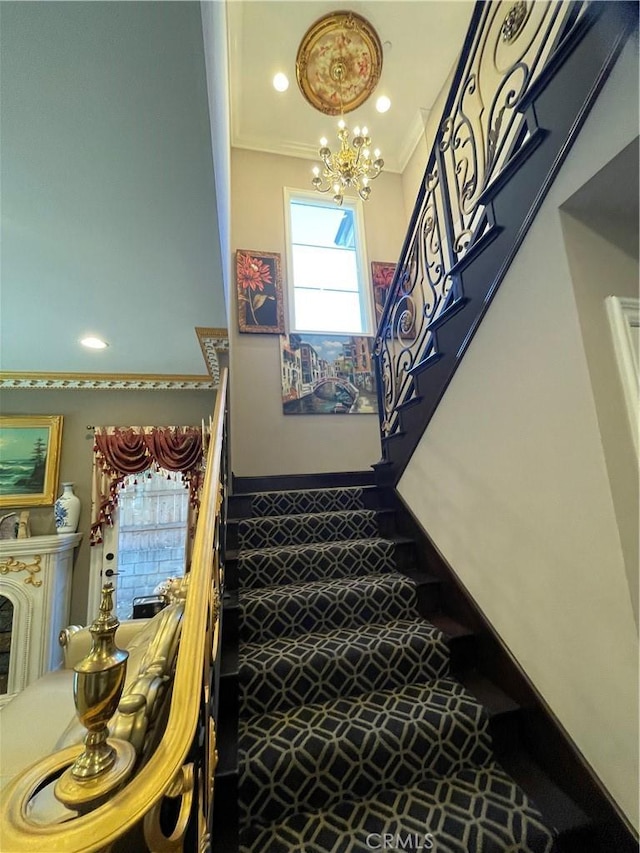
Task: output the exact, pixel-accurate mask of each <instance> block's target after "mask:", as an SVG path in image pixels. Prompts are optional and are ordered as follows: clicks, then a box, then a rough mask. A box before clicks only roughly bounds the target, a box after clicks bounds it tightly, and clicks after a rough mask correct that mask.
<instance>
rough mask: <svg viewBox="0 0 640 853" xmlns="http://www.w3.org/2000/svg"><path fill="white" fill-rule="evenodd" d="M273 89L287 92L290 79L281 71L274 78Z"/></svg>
mask: <svg viewBox="0 0 640 853" xmlns="http://www.w3.org/2000/svg"><path fill="white" fill-rule="evenodd" d="M273 88H274V89H275V90H276V91H277V92H286V91H287V89H288V88H289V78H288V77H287V75H286V74H283V73H282V71H279V72H278V73H277V74H276V76H275V77H274V78H273Z"/></svg>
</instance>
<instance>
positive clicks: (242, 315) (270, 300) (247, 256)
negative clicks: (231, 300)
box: [236, 249, 284, 335]
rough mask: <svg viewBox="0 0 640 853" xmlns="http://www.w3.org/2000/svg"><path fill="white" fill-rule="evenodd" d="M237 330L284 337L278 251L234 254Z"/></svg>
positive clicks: (243, 251) (242, 250)
mask: <svg viewBox="0 0 640 853" xmlns="http://www.w3.org/2000/svg"><path fill="white" fill-rule="evenodd" d="M236 288H237V294H238V328H239V329H240V331H241V332H257V333H258V334H263V335H264V334H267V335H281V334H284V310H283V306H282V273H281V268H280V255H279V254H278V253H277V252H252V251H249V250H247V249H238V250H237V252H236Z"/></svg>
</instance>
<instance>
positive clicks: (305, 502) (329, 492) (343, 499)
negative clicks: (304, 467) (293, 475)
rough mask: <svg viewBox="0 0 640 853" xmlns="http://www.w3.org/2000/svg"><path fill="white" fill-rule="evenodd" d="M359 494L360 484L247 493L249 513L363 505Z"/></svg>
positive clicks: (321, 510) (328, 509) (255, 514)
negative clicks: (249, 504)
mask: <svg viewBox="0 0 640 853" xmlns="http://www.w3.org/2000/svg"><path fill="white" fill-rule="evenodd" d="M363 494H364V489H363V487H362V486H345V487H344V488H336V489H300V490H298V491H295V492H254V493H253V494H252V495H251V514H252V516H265V515H298V514H300V513H314V512H334V511H336V510H338V511H339V510H345V509H363V508H364V507H363Z"/></svg>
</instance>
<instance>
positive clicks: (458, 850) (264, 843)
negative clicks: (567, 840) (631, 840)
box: [223, 766, 630, 853]
mask: <svg viewBox="0 0 640 853" xmlns="http://www.w3.org/2000/svg"><path fill="white" fill-rule="evenodd" d="M487 802H490V803H491V804H492V808H493V810H492V809H491V808H489V809H488V808H487V807H486V803H487ZM443 804H444V805H443ZM505 813H511V814H512V815H513V816H514V819H513V820H512V822H511V825H510V826H507V825H505V821H504V820H500V817H501V815H502V814H505ZM496 818H497V819H496ZM381 833H387V837H388V836H389V835H390V836H391V838H392V839H394V840H395V839H400V842H401V844H402V846H401V847H399V846H395V845H394V846H393V847H392V848H389V847H387V848H386V849H392V850H396V851H398V850H404V851H405V852H406V853H422V851H424V850H429V849H430V850H432V851H434V853H438V851H441V853H453V851H455V853H463V851H464V853H521V851H527V853H560V851H559V849H558V848H556V847H554V846H553V840H552V837H551V833H550V832H549V831H548V829H547V828H546V827H545V826H544V825H543V824H542V822H541V821H540V817H539V815H538V814H537V812H536V810H535V809H534V808H533V807H532V804H531V803H530V802H529V801H528V800H527V799H526V798H524V797H523V796H522V792H521V791H519V790H518V789H517V788H516V786H515V785H514V784H513V782H512V781H511V780H510V779H509V778H508V777H507V776H506V775H505V774H504V773H503V772H502V771H501V770H500V768H498V767H495V766H493V767H489V768H486V769H485V770H481V771H479V772H477V771H472V770H463V771H462V772H461V773H459V774H457V776H456V777H454V778H452V779H444V780H433V781H423V782H421V784H420V785H419V786H418V787H417V788H413V789H411V790H409V791H402V792H400V791H394V790H391V789H385V790H384V791H383V792H382V793H381V794H380V795H379V796H378V797H377V798H376V799H375V800H373V801H372V800H367V801H365V803H358V802H354V801H353V800H350V801H343V802H341V803H340V804H339V805H337V806H336V807H335V809H334V810H333V813H328V814H327V813H326V812H325V813H324V814H318V813H317V812H315V813H307V814H304V815H296V816H295V817H293V818H285V819H284V820H283V821H279V822H278V824H276V825H272V826H269V827H266V828H261V827H260V826H259V825H256V824H254V825H253V826H251V827H250V828H248V829H246V830H244V831H243V832H242V834H241V836H240V845H241V846H240V853H265V851H268V853H301V851H304V853H345V851H349V853H369V851H371V850H372V849H378V850H381V849H384V847H383V846H382V844H383V837H382V835H381ZM416 838H417V839H418V840H417V841H415V839H416ZM581 840H582V841H583V842H585V841H586V842H588V838H587V839H585V838H582V839H581ZM427 844H428V845H429V846H427ZM373 845H377V846H376V847H374V846H373ZM223 849H225V850H226V848H223ZM607 849H608V850H615V851H616V853H630V848H627V847H617V846H615V842H614V846H611V847H609V848H607V847H606V846H603V847H601V848H597V850H598V851H600V853H601V851H602V850H607ZM561 850H562V853H596V848H592V847H591V845H590V844H589V843H583V846H579V845H575V846H571V847H567V848H566V850H565V847H564V846H562V848H561Z"/></svg>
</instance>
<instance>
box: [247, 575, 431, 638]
mask: <svg viewBox="0 0 640 853" xmlns="http://www.w3.org/2000/svg"><path fill="white" fill-rule="evenodd" d="M282 589H283V591H282V592H281V591H280V590H279V589H277V588H276V589H274V590H270V591H263V592H262V595H260V596H259V597H249V596H248V595H244V596H241V599H240V640H241V641H242V642H250V643H257V642H266V641H268V640H273V639H275V638H277V637H295V636H301V635H303V634H306V633H310V632H326V631H331V630H334V629H336V628H353V627H355V626H357V625H368V624H376V623H382V622H390V621H392V620H394V619H402V618H407V615H413V614H415V612H416V611H415V601H416V597H415V587H414V586H413V584H411V583H410V582H409V581H405V580H402V579H400V580H394V579H393V578H389V579H388V580H387V579H385V578H383V579H382V580H378V579H376V580H375V581H371V580H369V579H367V578H363V580H362V582H361V583H357V582H355V581H354V582H353V583H352V584H351V585H350V586H349V587H345V588H344V589H341V590H339V591H337V590H335V589H334V588H332V587H329V586H327V588H326V589H324V590H323V589H316V590H314V591H313V592H312V593H311V592H307V591H302V592H295V591H293V589H294V588H293V587H283V588H282Z"/></svg>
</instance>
